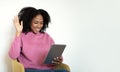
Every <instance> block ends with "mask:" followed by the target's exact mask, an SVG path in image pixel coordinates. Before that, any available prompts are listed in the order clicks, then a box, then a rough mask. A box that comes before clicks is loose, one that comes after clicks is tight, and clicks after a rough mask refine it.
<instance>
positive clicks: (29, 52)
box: [9, 32, 54, 70]
mask: <svg viewBox="0 0 120 72" xmlns="http://www.w3.org/2000/svg"><path fill="white" fill-rule="evenodd" d="M52 44H54V41H53V39H52V38H51V37H50V36H49V35H48V34H47V33H38V34H34V33H32V32H28V33H27V34H24V33H21V35H20V36H19V37H15V39H14V41H13V42H12V45H11V48H10V51H9V56H10V57H11V58H12V59H18V60H19V61H20V63H22V64H23V65H24V67H25V68H33V69H41V70H43V69H52V68H53V67H52V66H50V65H45V64H43V61H44V59H45V56H46V55H47V53H48V51H49V49H50V46H51V45H52Z"/></svg>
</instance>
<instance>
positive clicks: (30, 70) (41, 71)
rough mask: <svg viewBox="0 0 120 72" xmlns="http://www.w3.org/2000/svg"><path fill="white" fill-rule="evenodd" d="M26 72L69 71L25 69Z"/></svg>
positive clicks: (62, 71)
mask: <svg viewBox="0 0 120 72" xmlns="http://www.w3.org/2000/svg"><path fill="white" fill-rule="evenodd" d="M25 72H68V71H67V70H34V69H25Z"/></svg>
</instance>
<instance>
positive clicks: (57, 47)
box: [44, 44, 66, 64]
mask: <svg viewBox="0 0 120 72" xmlns="http://www.w3.org/2000/svg"><path fill="white" fill-rule="evenodd" d="M65 47H66V45H65V44H54V45H52V46H51V48H50V50H49V52H48V54H47V56H46V58H45V60H44V64H51V63H52V60H53V59H54V58H56V57H61V56H62V53H63V51H64V49H65Z"/></svg>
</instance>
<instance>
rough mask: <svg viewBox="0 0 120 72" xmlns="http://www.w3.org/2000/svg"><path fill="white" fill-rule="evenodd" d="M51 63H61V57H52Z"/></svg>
mask: <svg viewBox="0 0 120 72" xmlns="http://www.w3.org/2000/svg"><path fill="white" fill-rule="evenodd" d="M52 63H53V64H60V63H62V59H61V58H60V57H56V58H54V60H53V61H52Z"/></svg>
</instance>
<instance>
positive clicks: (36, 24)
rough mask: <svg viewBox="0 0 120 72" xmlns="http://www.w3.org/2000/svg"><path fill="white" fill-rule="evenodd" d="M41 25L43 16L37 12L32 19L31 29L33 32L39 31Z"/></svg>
mask: <svg viewBox="0 0 120 72" xmlns="http://www.w3.org/2000/svg"><path fill="white" fill-rule="evenodd" d="M42 27H43V16H42V15H40V14H39V15H37V16H35V17H34V18H33V19H32V22H31V30H32V31H33V32H34V33H39V31H40V30H41V29H42Z"/></svg>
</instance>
